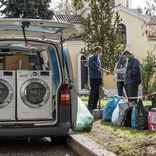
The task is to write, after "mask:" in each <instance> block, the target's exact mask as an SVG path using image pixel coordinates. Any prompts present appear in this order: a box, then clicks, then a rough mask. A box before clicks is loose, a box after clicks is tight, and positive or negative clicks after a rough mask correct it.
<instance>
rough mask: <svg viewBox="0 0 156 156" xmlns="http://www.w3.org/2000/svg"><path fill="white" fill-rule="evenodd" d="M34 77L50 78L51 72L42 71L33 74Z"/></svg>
mask: <svg viewBox="0 0 156 156" xmlns="http://www.w3.org/2000/svg"><path fill="white" fill-rule="evenodd" d="M31 76H32V77H38V76H50V74H49V71H40V72H35V71H34V72H32V75H31Z"/></svg>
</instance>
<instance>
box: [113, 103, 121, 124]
mask: <svg viewBox="0 0 156 156" xmlns="http://www.w3.org/2000/svg"><path fill="white" fill-rule="evenodd" d="M118 118H119V106H118V105H117V106H116V108H115V109H114V111H113V114H112V119H111V122H112V124H114V125H117V124H118Z"/></svg>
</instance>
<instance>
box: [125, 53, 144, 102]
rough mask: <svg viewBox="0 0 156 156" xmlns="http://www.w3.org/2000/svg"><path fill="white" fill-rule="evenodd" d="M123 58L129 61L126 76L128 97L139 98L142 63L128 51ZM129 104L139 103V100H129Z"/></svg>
mask: <svg viewBox="0 0 156 156" xmlns="http://www.w3.org/2000/svg"><path fill="white" fill-rule="evenodd" d="M122 57H123V58H124V59H128V65H127V69H126V75H125V84H126V85H127V89H128V96H129V97H137V96H138V88H139V84H141V69H140V62H139V60H138V59H137V58H136V57H134V56H133V55H131V53H130V52H129V51H127V50H126V51H124V52H123V54H122ZM129 102H134V103H137V98H135V99H129Z"/></svg>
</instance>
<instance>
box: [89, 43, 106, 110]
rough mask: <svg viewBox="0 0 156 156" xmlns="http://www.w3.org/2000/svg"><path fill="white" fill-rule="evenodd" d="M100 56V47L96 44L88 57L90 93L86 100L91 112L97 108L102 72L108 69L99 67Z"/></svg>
mask: <svg viewBox="0 0 156 156" xmlns="http://www.w3.org/2000/svg"><path fill="white" fill-rule="evenodd" d="M100 56H102V47H100V46H96V47H95V48H93V56H91V57H90V58H89V61H88V67H89V79H90V88H91V90H90V95H89V101H88V109H89V111H90V112H91V113H92V111H93V109H97V103H98V99H99V86H100V85H101V83H102V77H103V74H102V72H106V73H109V71H107V70H105V69H103V68H102V67H101V62H100V60H99V57H100Z"/></svg>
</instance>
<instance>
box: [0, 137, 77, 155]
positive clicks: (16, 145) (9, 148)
mask: <svg viewBox="0 0 156 156" xmlns="http://www.w3.org/2000/svg"><path fill="white" fill-rule="evenodd" d="M0 156H76V154H74V152H73V151H72V150H71V149H69V147H68V146H66V145H53V144H51V142H50V141H48V140H47V139H45V138H44V139H42V138H36V139H32V140H30V142H28V140H26V139H1V140H0Z"/></svg>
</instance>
